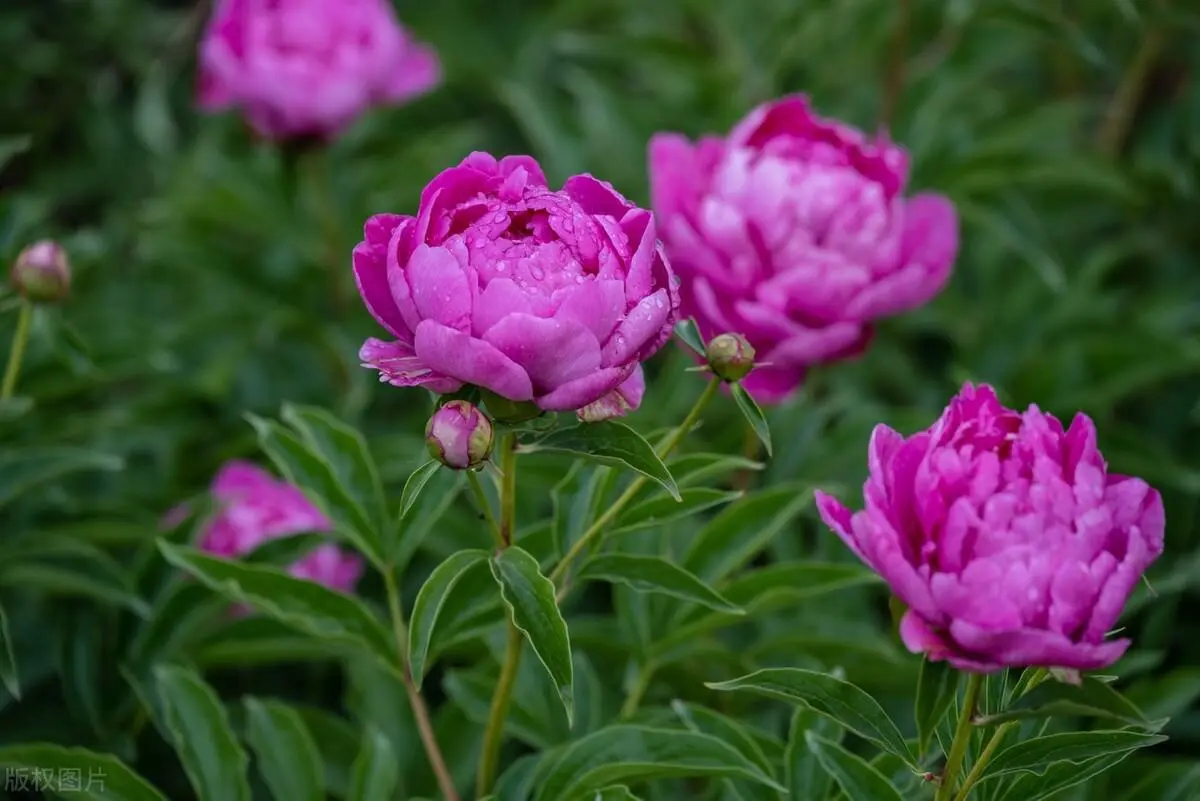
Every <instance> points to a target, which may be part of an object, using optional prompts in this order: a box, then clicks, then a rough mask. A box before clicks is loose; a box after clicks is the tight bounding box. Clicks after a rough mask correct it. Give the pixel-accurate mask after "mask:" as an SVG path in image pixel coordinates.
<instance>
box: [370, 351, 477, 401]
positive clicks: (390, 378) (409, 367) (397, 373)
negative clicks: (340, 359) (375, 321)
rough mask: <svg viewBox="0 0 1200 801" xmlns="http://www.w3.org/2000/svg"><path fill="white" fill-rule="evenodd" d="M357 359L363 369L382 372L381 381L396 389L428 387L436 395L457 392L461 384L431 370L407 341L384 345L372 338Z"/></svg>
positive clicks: (380, 374)
mask: <svg viewBox="0 0 1200 801" xmlns="http://www.w3.org/2000/svg"><path fill="white" fill-rule="evenodd" d="M358 358H359V359H360V360H361V361H362V363H363V366H364V367H370V368H373V369H375V370H378V371H379V380H380V381H386V382H387V383H389V384H391V385H392V386H394V387H427V388H428V389H430V390H432V391H433V392H437V393H441V394H445V393H447V392H455V391H457V390H458V389H460V388H461V387H462V382H461V381H458V380H456V379H453V378H450V377H448V376H445V375H442V374H441V373H436V372H434V371H433V370H430V369H429V367H428V366H426V365H425V363H424V362H422V361H421V360H420V359H418V358H417V356H416V354H415V353H413V347H412V345H410V344H408V343H407V342H403V341H397V342H384V341H382V340H379V339H375V338H373V337H372V338H371V339H368V340H367V341H366V342H364V343H363V346H362V348H360V349H359V351H358Z"/></svg>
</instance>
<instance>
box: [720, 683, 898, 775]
mask: <svg viewBox="0 0 1200 801" xmlns="http://www.w3.org/2000/svg"><path fill="white" fill-rule="evenodd" d="M706 686H707V687H709V688H711V689H714V690H748V691H750V692H754V693H757V694H759V695H764V696H766V697H768V698H777V699H780V700H783V701H789V702H791V703H795V704H803V705H805V706H807V707H809V708H810V709H812V710H813V711H814V712H819V713H820V714H822V715H825V716H827V717H829V718H832V719H833V720H835V721H837V722H838V723H840V724H841V725H843V726H845V727H846V728H847V729H849V730H850V731H852V732H854V733H855V734H857V735H858V736H859V737H862V738H863V739H864V740H870V741H871V742H873V743H875V744H876V745H878V746H879V747H880V748H882V749H883V750H885V751H887V752H888V753H891V754H895V755H896V756H897V757H899V758H900V759H903V760H904V761H905V762H906V763H907V764H909V765H912V766H914V767H915V766H916V765H917V761H916V759H914V758H913V755H912V752H911V751H910V750H909V747H908V743H907V742H906V741H905V739H904V736H903V735H902V734H901V733H900V730H899V729H898V728H897V727H896V724H895V723H894V722H892V719H891V718H889V717H888V715H887V713H886V712H884V711H883V707H881V706H880V705H879V702H878V701H876V700H875V699H874V698H872V697H871V696H870V695H868V694H867V693H866V692H865V691H863V690H862V689H860V688H858V687H857V686H855V685H853V684H851V683H850V682H848V681H843V680H842V679H838V678H835V677H833V676H830V675H828V674H825V673H817V672H816V671H812V670H802V669H800V668H767V669H765V670H759V671H756V672H754V673H751V674H749V675H747V676H742V677H741V678H737V679H733V680H731V681H723V682H714V683H711V684H707V685H706Z"/></svg>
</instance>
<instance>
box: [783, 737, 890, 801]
mask: <svg viewBox="0 0 1200 801" xmlns="http://www.w3.org/2000/svg"><path fill="white" fill-rule="evenodd" d="M804 739H805V741H806V742H807V743H808V749H809V750H810V751H811V752H812V753H813V756H815V757H816V758H817V761H818V762H820V763H821V767H823V768H825V771H826V772H827V773H828V774H829V775H830V776H832V777H833V780H834V781H835V782H837V785H838V786H839V787H841V788H842V792H844V793H845V794H846V798H847V799H848V800H849V801H904V799H902V798H901V797H900V793H899V792H898V791H897V790H896V788H895V787H893V786H892V785H891V783H890V782H888V780H887V778H885V777H884V775H883V774H882V773H880V772H879V771H877V770H875V768H873V767H871V765H870V763H868V762H867V761H866V760H865V759H863V758H862V757H860V756H858V755H856V754H852V753H850V752H849V751H847V750H846V749H845V748H843V747H842V746H841V745H839V744H838V743H835V742H833V741H832V740H826V739H825V738H823V737H821V736H819V735H816V734H813V733H812V732H806V733H805V735H804Z"/></svg>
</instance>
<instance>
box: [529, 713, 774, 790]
mask: <svg viewBox="0 0 1200 801" xmlns="http://www.w3.org/2000/svg"><path fill="white" fill-rule="evenodd" d="M540 773H541V781H540V786H539V788H538V793H537V795H536V796H535V798H536V799H537V801H568V799H578V798H581V796H582V794H584V793H587V792H589V791H594V790H597V789H600V788H602V787H606V786H608V785H611V784H616V783H619V782H629V783H633V782H642V781H649V780H652V779H668V778H679V777H705V776H711V777H723V778H741V779H748V780H750V781H753V782H757V783H758V784H762V785H764V786H766V787H770V788H772V789H775V790H779V791H780V792H782V791H783V788H782V787H780V786H779V785H777V784H776V783H775V782H774V781H773V780H772V779H771V777H770V776H767V775H766V774H765V773H763V771H762V769H761V768H759V767H758V766H757V765H755V764H754V763H753V762H751V761H750V760H748V759H746V757H744V756H742V754H740V753H739V752H738V750H737V749H736V748H734V747H733V746H731V745H728V744H726V743H723V742H721V741H720V740H718V739H717V738H716V737H710V736H709V735H707V734H698V733H696V732H691V731H680V730H678V729H656V728H650V727H646V726H632V725H624V724H619V725H615V726H609V727H607V728H604V729H601V730H600V731H597V732H594V733H592V734H589V735H587V736H586V737H583V738H580V739H579V740H576V741H574V742H572V743H570V744H569V745H567V746H566V747H565V748H563V749H562V751H561V752H559V753H558V755H557V757H552V758H550V759H549V760H548V761H547V762H546V763H544V765H543V766H542V769H541V771H540Z"/></svg>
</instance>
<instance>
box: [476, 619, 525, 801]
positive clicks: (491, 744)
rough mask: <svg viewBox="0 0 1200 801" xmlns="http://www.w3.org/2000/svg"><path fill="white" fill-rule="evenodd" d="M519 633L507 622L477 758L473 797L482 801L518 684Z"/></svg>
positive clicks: (492, 774) (493, 770) (493, 771)
mask: <svg viewBox="0 0 1200 801" xmlns="http://www.w3.org/2000/svg"><path fill="white" fill-rule="evenodd" d="M521 645H522V640H521V632H519V631H517V627H516V626H514V625H513V624H512V621H511V620H510V621H509V622H508V645H507V646H506V647H505V649H504V664H503V665H502V666H501V668H500V678H498V679H496V691H495V693H493V694H492V708H491V711H489V712H488V721H487V728H486V729H484V732H483V753H482V754H481V755H480V757H479V772H478V773H477V775H476V777H475V796H476V798H484V797H485V796H487V794H488V793H489V792H490V791H491V788H492V782H494V781H495V780H496V767H497V763H498V762H499V760H500V744H501V742H503V740H504V721H505V720H506V719H507V718H508V706H509V702H510V701H511V700H512V690H513V685H514V684H516V681H517V666H518V665H519V664H520V663H521Z"/></svg>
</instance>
